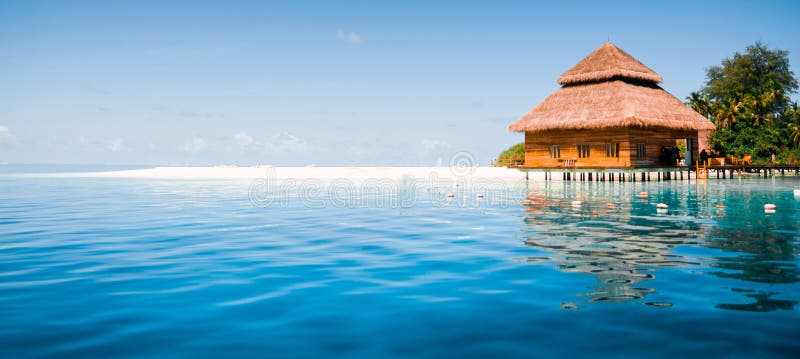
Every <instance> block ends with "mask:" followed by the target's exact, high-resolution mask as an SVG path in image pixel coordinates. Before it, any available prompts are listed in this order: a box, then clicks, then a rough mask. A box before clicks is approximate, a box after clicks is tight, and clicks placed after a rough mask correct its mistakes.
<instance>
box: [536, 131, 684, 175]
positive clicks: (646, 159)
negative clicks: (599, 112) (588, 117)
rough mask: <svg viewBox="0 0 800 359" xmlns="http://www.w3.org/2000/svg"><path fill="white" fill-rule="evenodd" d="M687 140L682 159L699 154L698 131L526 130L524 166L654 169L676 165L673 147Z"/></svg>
mask: <svg viewBox="0 0 800 359" xmlns="http://www.w3.org/2000/svg"><path fill="white" fill-rule="evenodd" d="M678 142H684V143H685V145H686V149H687V150H686V151H685V152H688V153H684V154H683V157H682V158H683V159H684V161H685V162H686V160H688V162H692V161H693V160H692V159H697V156H698V150H697V148H698V139H697V131H687V130H672V129H637V128H612V129H604V130H553V131H546V132H538V133H536V132H527V133H525V167H532V168H564V167H566V168H595V169H603V168H648V167H649V168H653V167H671V166H675V165H677V160H673V159H672V149H673V148H676V146H677V143H678Z"/></svg>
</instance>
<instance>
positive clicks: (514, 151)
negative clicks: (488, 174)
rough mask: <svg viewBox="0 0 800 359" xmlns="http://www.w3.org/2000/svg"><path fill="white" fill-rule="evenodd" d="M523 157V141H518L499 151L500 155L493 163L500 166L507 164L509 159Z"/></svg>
mask: <svg viewBox="0 0 800 359" xmlns="http://www.w3.org/2000/svg"><path fill="white" fill-rule="evenodd" d="M523 157H525V143H518V144H516V145H513V146H511V147H509V148H508V149H507V150H505V151H503V152H502V153H500V156H498V157H497V161H496V162H495V163H494V165H495V166H496V167H502V166H505V165H507V164H508V160H509V159H517V158H523Z"/></svg>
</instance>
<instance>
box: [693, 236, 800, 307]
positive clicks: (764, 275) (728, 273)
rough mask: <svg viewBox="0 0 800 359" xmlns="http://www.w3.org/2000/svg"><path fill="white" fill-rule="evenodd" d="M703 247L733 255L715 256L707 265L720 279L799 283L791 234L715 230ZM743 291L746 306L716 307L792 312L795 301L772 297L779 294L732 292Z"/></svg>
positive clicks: (729, 305)
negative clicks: (747, 301)
mask: <svg viewBox="0 0 800 359" xmlns="http://www.w3.org/2000/svg"><path fill="white" fill-rule="evenodd" d="M703 246H706V247H709V248H715V249H719V250H722V251H725V252H729V253H736V254H737V255H733V256H722V257H717V258H715V260H714V261H713V262H712V263H711V264H710V266H711V267H713V268H715V269H714V270H710V271H708V273H710V274H713V275H715V276H718V277H720V278H731V279H738V280H742V281H747V282H757V283H770V284H788V283H796V282H798V281H800V269H798V267H797V264H796V259H795V258H796V256H797V254H798V253H800V250H799V246H798V244H797V243H796V241H795V239H794V238H792V236H791V235H787V234H785V233H776V232H773V231H771V230H768V231H759V232H755V231H748V230H743V229H741V228H737V229H734V228H726V227H721V228H715V229H714V230H713V231H712V233H711V235H710V236H709V239H707V240H706V241H705V242H704V243H703ZM734 291H736V292H744V293H747V294H744V296H745V297H747V298H748V300H752V299H755V302H751V303H747V304H727V303H723V304H718V305H717V306H716V307H717V308H720V309H729V310H744V311H755V312H767V311H773V310H779V309H783V310H793V309H794V306H795V304H797V302H796V301H792V300H782V299H773V298H771V297H772V296H774V295H777V294H779V293H776V292H755V291H754V290H746V289H745V290H743V289H738V290H734Z"/></svg>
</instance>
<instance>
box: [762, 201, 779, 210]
mask: <svg viewBox="0 0 800 359" xmlns="http://www.w3.org/2000/svg"><path fill="white" fill-rule="evenodd" d="M776 209H778V206H776V205H774V204H772V203H767V204H765V205H764V210H765V211H774V210H776Z"/></svg>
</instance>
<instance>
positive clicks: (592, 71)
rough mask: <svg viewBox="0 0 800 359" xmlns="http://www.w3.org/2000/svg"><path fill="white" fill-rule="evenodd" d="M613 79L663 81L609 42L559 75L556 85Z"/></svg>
mask: <svg viewBox="0 0 800 359" xmlns="http://www.w3.org/2000/svg"><path fill="white" fill-rule="evenodd" d="M614 78H627V79H632V80H644V81H652V82H662V81H664V79H663V78H661V76H659V75H658V74H657V73H655V71H653V70H651V69H650V68H649V67H647V66H645V65H644V64H642V63H641V62H639V60H636V59H635V58H633V56H631V55H629V54H628V53H627V52H625V51H623V50H622V49H620V48H619V47H617V46H615V45H614V44H612V43H611V42H610V41H609V42H606V43H605V44H603V45H602V46H600V47H599V48H597V50H594V51H593V52H592V53H591V54H589V56H586V57H585V58H584V59H583V60H581V62H579V63H578V64H577V65H575V66H573V67H572V68H571V69H569V70H568V71H567V72H565V73H564V74H563V75H561V77H559V78H558V83H559V84H562V85H567V84H576V83H585V82H597V81H607V80H611V79H614Z"/></svg>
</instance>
